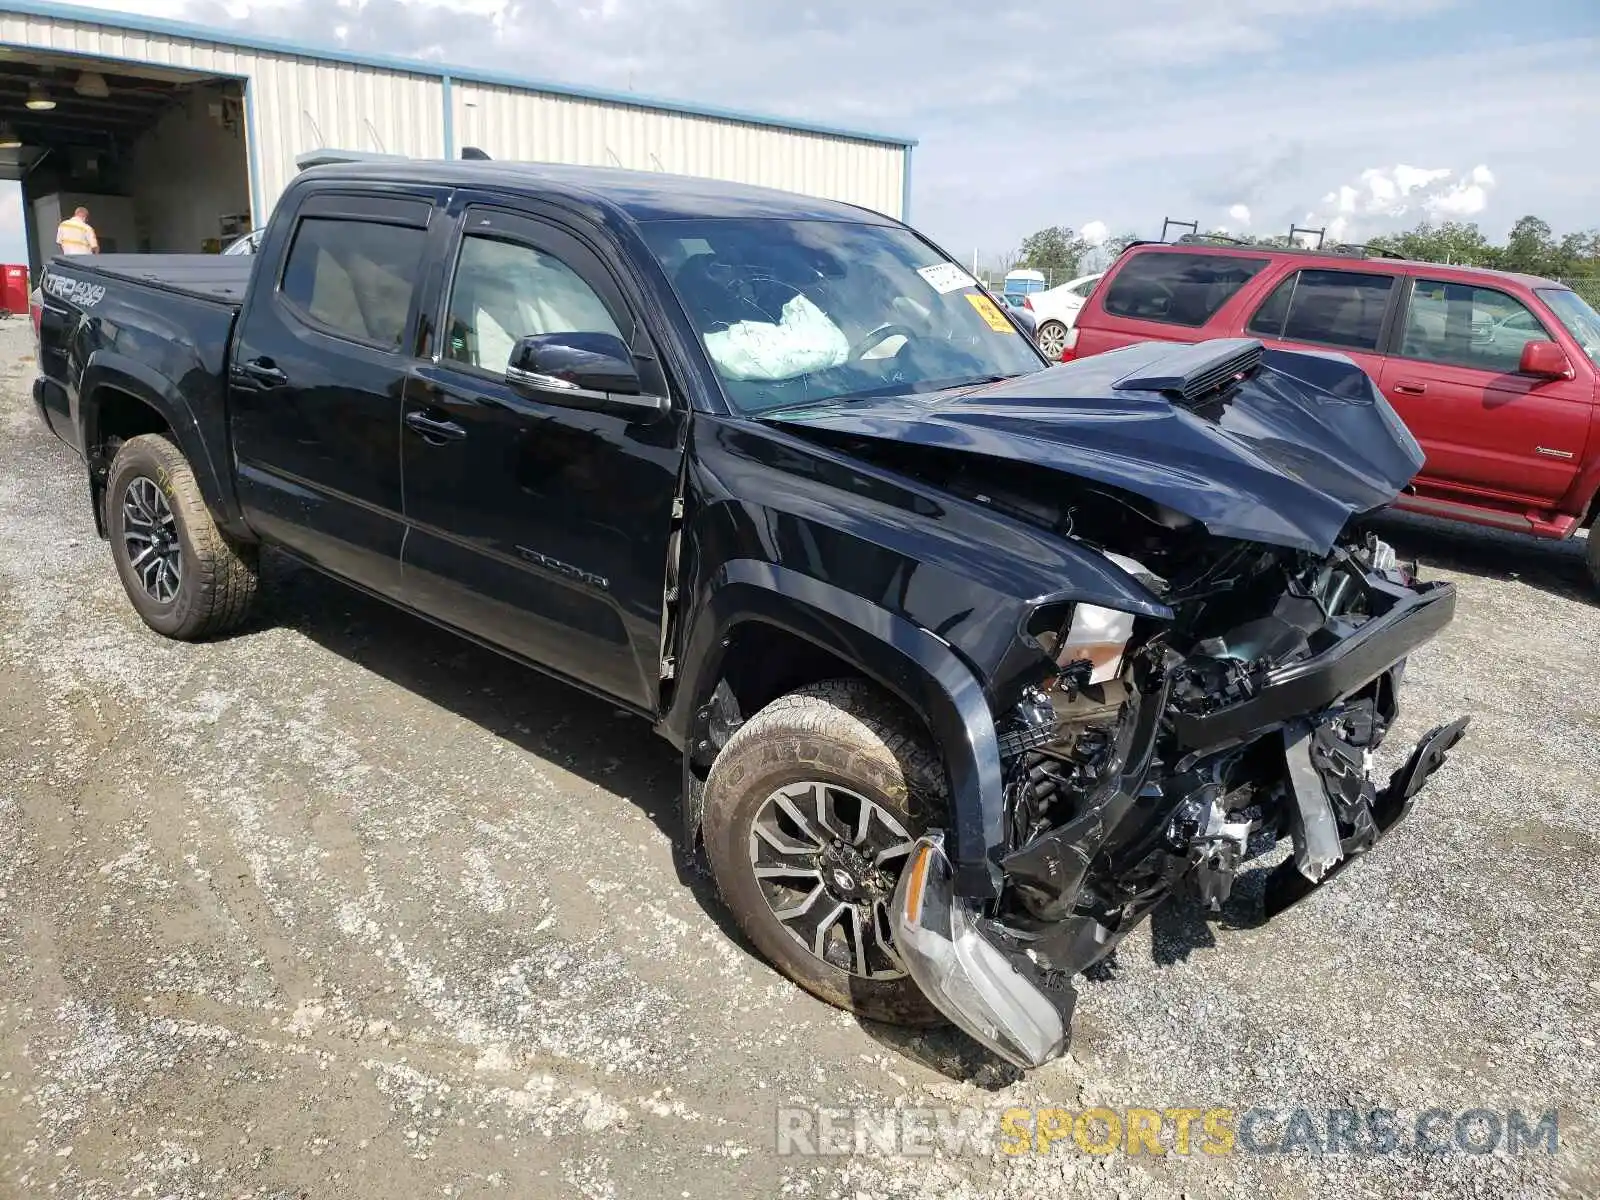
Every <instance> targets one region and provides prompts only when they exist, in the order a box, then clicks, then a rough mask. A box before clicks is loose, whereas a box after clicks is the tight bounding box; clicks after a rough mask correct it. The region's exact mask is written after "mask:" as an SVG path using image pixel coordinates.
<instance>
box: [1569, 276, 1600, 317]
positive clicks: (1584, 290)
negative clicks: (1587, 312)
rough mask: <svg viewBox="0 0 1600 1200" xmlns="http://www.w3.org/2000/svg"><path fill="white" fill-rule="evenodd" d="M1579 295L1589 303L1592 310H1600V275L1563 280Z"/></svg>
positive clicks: (1571, 277)
mask: <svg viewBox="0 0 1600 1200" xmlns="http://www.w3.org/2000/svg"><path fill="white" fill-rule="evenodd" d="M1559 282H1561V283H1564V284H1566V285H1567V286H1568V287H1569V288H1571V289H1572V290H1573V291H1575V292H1577V293H1578V295H1580V296H1582V297H1583V298H1584V299H1585V300H1587V301H1588V302H1589V306H1590V307H1591V308H1594V309H1597V310H1600V275H1577V276H1570V277H1568V278H1566V279H1562V280H1560V281H1559Z"/></svg>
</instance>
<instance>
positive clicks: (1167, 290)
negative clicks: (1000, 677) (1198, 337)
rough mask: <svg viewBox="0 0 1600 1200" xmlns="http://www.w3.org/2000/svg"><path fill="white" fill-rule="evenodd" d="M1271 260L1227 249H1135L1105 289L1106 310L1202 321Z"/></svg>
mask: <svg viewBox="0 0 1600 1200" xmlns="http://www.w3.org/2000/svg"><path fill="white" fill-rule="evenodd" d="M1267 261H1268V260H1267V259H1264V258H1235V257H1233V256H1232V255H1228V254H1169V253H1166V252H1165V251H1162V252H1157V253H1147V254H1135V255H1134V256H1133V257H1132V258H1130V259H1128V261H1127V262H1126V263H1124V264H1123V267H1122V269H1121V270H1120V271H1118V272H1117V274H1116V277H1115V278H1114V279H1112V281H1111V285H1110V287H1108V288H1107V289H1106V300H1105V308H1106V312H1108V313H1110V314H1111V315H1112V316H1113V317H1131V318H1132V319H1134V320H1136V321H1162V322H1165V323H1166V324H1168V325H1188V326H1191V327H1199V326H1201V325H1204V324H1205V323H1206V322H1207V321H1209V320H1210V319H1211V318H1212V317H1213V316H1215V315H1216V312H1217V310H1218V309H1219V308H1221V307H1222V306H1223V305H1224V304H1226V303H1227V302H1228V299H1229V297H1231V296H1232V295H1233V294H1234V293H1235V292H1237V291H1238V290H1239V289H1240V288H1242V287H1243V286H1244V285H1245V284H1247V283H1249V282H1250V280H1252V279H1254V278H1255V276H1256V274H1257V273H1258V272H1260V270H1261V269H1262V268H1263V267H1265V266H1266V265H1267Z"/></svg>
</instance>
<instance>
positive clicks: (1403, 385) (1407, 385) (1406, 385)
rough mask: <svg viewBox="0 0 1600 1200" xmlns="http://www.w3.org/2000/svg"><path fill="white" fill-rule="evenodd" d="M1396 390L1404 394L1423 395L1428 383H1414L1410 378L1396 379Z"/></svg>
mask: <svg viewBox="0 0 1600 1200" xmlns="http://www.w3.org/2000/svg"><path fill="white" fill-rule="evenodd" d="M1394 390H1395V391H1397V392H1399V393H1400V394H1401V395H1402V396H1421V395H1424V394H1425V393H1426V392H1427V390H1428V385H1427V384H1425V383H1413V382H1412V381H1411V380H1409V379H1396V380H1395V381H1394Z"/></svg>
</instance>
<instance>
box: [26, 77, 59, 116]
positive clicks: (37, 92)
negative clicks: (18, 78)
mask: <svg viewBox="0 0 1600 1200" xmlns="http://www.w3.org/2000/svg"><path fill="white" fill-rule="evenodd" d="M26 104H27V106H28V107H29V108H31V109H33V111H34V112H49V111H50V110H51V109H52V108H54V107H55V106H56V102H55V101H54V100H52V99H50V93H49V92H47V91H46V90H45V86H44V84H42V83H40V82H39V81H38V80H37V79H35V80H34V81H33V82H32V83H30V84H29V85H28V99H27V101H26Z"/></svg>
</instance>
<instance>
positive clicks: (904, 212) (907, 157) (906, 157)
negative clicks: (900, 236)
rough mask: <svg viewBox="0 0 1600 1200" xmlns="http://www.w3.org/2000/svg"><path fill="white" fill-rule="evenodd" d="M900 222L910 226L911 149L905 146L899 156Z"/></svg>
mask: <svg viewBox="0 0 1600 1200" xmlns="http://www.w3.org/2000/svg"><path fill="white" fill-rule="evenodd" d="M900 158H901V165H900V220H901V221H902V222H903V223H904V224H907V225H909V224H911V147H910V146H907V147H906V148H905V150H904V151H903V152H902V153H901V155H900Z"/></svg>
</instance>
